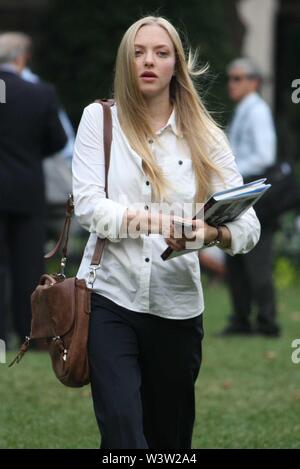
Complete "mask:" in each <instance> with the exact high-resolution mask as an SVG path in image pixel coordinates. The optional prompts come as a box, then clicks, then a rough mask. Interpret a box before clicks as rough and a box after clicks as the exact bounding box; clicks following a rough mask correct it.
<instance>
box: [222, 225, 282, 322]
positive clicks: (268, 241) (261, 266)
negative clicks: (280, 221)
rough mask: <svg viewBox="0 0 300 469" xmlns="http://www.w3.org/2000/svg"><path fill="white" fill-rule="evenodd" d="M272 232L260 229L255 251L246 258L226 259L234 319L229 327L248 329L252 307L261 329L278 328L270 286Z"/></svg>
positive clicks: (271, 277)
mask: <svg viewBox="0 0 300 469" xmlns="http://www.w3.org/2000/svg"><path fill="white" fill-rule="evenodd" d="M273 236H274V230H273V229H271V228H267V227H266V228H263V229H262V231H261V237H260V240H259V242H258V243H257V245H256V246H255V248H254V249H253V250H252V251H250V252H249V253H247V254H238V255H236V256H234V257H231V256H227V275H228V283H229V290H230V294H231V300H232V306H233V315H232V317H231V323H232V324H234V325H236V326H238V327H248V326H249V325H250V319H251V313H252V311H253V307H256V308H257V318H256V320H257V323H258V326H261V327H262V328H266V329H268V328H269V329H270V330H272V329H273V328H277V327H278V326H277V324H276V301H275V289H274V285H273V273H272V267H273V257H272V242H273Z"/></svg>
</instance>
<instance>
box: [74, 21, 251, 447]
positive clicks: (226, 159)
mask: <svg viewBox="0 0 300 469" xmlns="http://www.w3.org/2000/svg"><path fill="white" fill-rule="evenodd" d="M199 73H201V72H197V71H195V70H194V60H193V59H192V57H191V54H189V56H188V57H187V58H186V55H185V52H184V49H183V46H182V43H181V40H180V37H179V35H178V33H177V31H176V29H175V28H174V27H173V26H172V25H171V24H170V22H168V21H167V20H166V19H163V18H160V17H146V18H142V19H140V20H139V21H137V22H136V23H134V24H133V25H132V26H131V27H130V28H129V29H128V30H127V31H126V33H125V35H124V37H123V39H122V41H121V44H120V47H119V50H118V55H117V60H116V71H115V82H114V97H115V105H114V106H113V107H112V117H113V141H112V147H111V162H110V169H109V177H108V198H106V197H105V189H104V188H105V172H104V149H103V135H102V125H103V114H102V113H103V111H102V107H101V106H100V105H99V104H97V103H93V104H90V105H89V106H87V107H86V108H85V110H84V112H83V116H82V119H81V122H80V125H79V129H78V133H77V137H76V144H75V151H74V158H73V175H74V185H73V190H74V196H75V207H76V209H75V210H76V212H75V213H76V215H77V217H78V219H79V222H80V223H81V224H82V226H83V227H84V228H86V229H87V230H88V231H89V232H90V233H91V234H90V237H89V240H88V243H87V246H86V249H85V252H84V255H83V259H82V263H81V266H80V269H79V272H78V274H77V276H78V277H79V278H85V279H86V281H87V282H88V278H89V265H90V262H91V255H92V254H93V251H94V247H95V243H96V239H97V236H99V237H106V238H107V242H106V245H105V249H104V252H103V256H102V261H101V268H100V269H98V270H97V274H96V279H95V282H94V284H93V293H92V312H91V321H90V335H89V359H90V368H91V386H92V396H93V403H94V410H95V415H96V419H97V423H98V426H99V430H100V433H101V437H102V438H101V448H106V449H112V448H151V449H153V448H168V449H174V448H191V442H192V432H193V426H194V418H195V397H194V384H195V381H196V378H197V376H198V373H199V369H200V364H201V342H202V338H203V326H202V312H203V309H204V304H203V294H202V287H201V280H200V269H199V262H198V256H197V251H192V252H190V253H188V254H185V255H183V256H178V257H176V258H173V259H170V260H167V261H163V260H162V258H161V253H162V252H163V251H164V250H165V248H166V247H167V245H169V246H171V247H172V248H173V249H174V250H176V251H178V250H180V249H182V248H183V247H184V246H186V242H187V240H188V239H189V236H187V235H186V234H184V233H182V234H180V237H178V232H176V231H175V230H174V227H173V223H172V219H173V216H174V207H179V206H182V204H185V206H188V207H189V208H190V210H187V211H185V212H183V216H182V218H184V219H187V220H191V217H192V215H193V214H194V212H193V209H194V208H195V204H196V203H201V202H204V201H205V199H207V197H208V196H209V195H210V194H211V193H213V192H215V191H216V190H221V189H222V188H227V187H231V186H236V185H239V184H241V183H242V178H241V176H240V174H239V172H238V170H237V167H236V165H235V161H234V157H233V155H232V153H231V150H230V148H229V146H228V144H227V141H226V138H225V137H224V135H223V132H222V131H221V130H220V129H219V128H218V126H217V125H216V124H215V122H214V120H213V119H212V118H211V117H210V115H209V113H208V112H207V110H206V109H205V107H204V105H203V103H202V102H201V99H200V98H199V96H198V93H197V91H196V89H195V86H194V84H193V78H196V77H197V74H199ZM160 203H161V204H163V206H164V207H166V206H167V207H171V210H170V212H169V213H167V210H162V209H161V205H157V204H160ZM133 227H135V228H136V229H135V230H134V229H133ZM259 234H260V225H259V222H258V220H257V218H256V215H255V212H254V211H253V209H250V210H249V211H248V212H247V213H246V214H244V215H243V216H242V217H241V218H240V219H239V220H238V221H235V222H231V223H228V224H227V225H226V226H225V225H224V226H222V227H219V228H218V229H216V228H215V227H212V226H209V225H207V224H205V223H203V222H202V221H201V220H196V221H195V222H194V225H193V233H192V235H193V238H191V239H196V240H197V239H198V240H199V239H201V240H202V241H203V242H204V243H205V244H208V243H211V244H213V242H214V241H215V240H216V239H217V238H218V240H219V241H220V244H219V247H221V248H222V249H224V250H225V251H226V252H228V253H229V254H231V255H234V254H236V253H243V252H248V251H249V250H250V249H252V248H253V247H254V246H255V244H256V243H257V241H258V238H259Z"/></svg>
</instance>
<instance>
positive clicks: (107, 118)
mask: <svg viewBox="0 0 300 469" xmlns="http://www.w3.org/2000/svg"><path fill="white" fill-rule="evenodd" d="M95 102H97V103H99V104H101V105H102V107H103V140H104V159H105V193H106V197H108V192H107V182H108V170H109V163H110V149H111V142H112V116H111V109H110V108H111V106H113V104H114V101H113V100H109V99H98V100H96V101H95ZM73 212H74V203H73V196H72V194H70V195H69V197H68V201H67V205H66V218H65V222H64V226H63V229H62V232H61V235H60V237H59V240H58V241H57V243H56V245H55V246H54V248H53V249H52V250H51V251H50V252H49V253H48V254H46V255H45V256H44V258H45V259H51V257H53V256H54V255H55V254H56V253H57V251H58V250H59V249H60V247H61V245H62V243H63V240H64V239H65V243H64V246H63V249H62V255H63V258H62V260H61V265H62V270H63V268H64V265H65V262H66V260H67V259H66V258H67V249H68V241H69V230H70V224H71V218H72V215H73ZM104 244H105V239H101V238H97V243H96V246H95V251H94V254H93V257H92V261H91V265H99V264H100V261H101V257H102V252H103V249H104Z"/></svg>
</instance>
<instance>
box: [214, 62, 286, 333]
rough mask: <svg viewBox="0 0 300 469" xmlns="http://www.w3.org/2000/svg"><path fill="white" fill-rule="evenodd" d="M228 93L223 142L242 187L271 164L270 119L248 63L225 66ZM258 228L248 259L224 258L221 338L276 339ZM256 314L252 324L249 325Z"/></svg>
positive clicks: (265, 251)
mask: <svg viewBox="0 0 300 469" xmlns="http://www.w3.org/2000/svg"><path fill="white" fill-rule="evenodd" d="M227 74H228V93H229V96H230V98H231V99H232V100H233V101H234V102H235V103H236V104H237V106H236V108H235V112H234V115H233V118H232V121H231V123H230V125H229V127H228V138H229V141H230V144H231V147H232V150H233V153H234V155H235V158H236V163H237V166H238V168H239V171H240V173H241V174H242V176H243V178H244V181H245V182H248V181H250V180H253V179H259V178H260V177H263V175H264V173H265V171H266V169H267V168H268V167H269V166H272V165H273V164H274V162H275V159H276V134H275V129H274V123H273V119H272V114H271V110H270V108H269V106H268V105H267V103H266V102H265V101H264V100H263V99H262V98H261V96H260V95H259V94H258V91H259V88H260V85H261V82H262V76H261V73H260V71H259V70H258V69H257V67H256V66H255V65H254V64H253V63H252V62H251V61H250V60H248V59H245V58H241V59H236V60H234V61H233V62H231V63H230V64H229V67H228V69H227ZM260 221H261V224H262V231H261V238H260V241H259V242H258V244H257V246H256V247H255V248H254V249H253V250H252V251H251V252H250V253H248V254H243V255H237V256H234V257H230V256H227V260H226V267H227V272H228V283H229V290H230V295H231V300H232V305H233V312H232V315H231V317H230V322H229V324H228V326H227V327H226V328H225V329H224V331H223V332H222V335H235V334H253V333H259V334H263V335H268V336H275V337H276V336H278V335H279V326H278V324H277V322H276V304H275V290H274V285H273V279H272V240H273V235H274V226H271V225H270V224H266V223H264V221H263V220H260ZM253 306H255V307H256V308H257V316H256V324H255V325H253V324H252V323H251V320H250V316H251V313H252V308H253Z"/></svg>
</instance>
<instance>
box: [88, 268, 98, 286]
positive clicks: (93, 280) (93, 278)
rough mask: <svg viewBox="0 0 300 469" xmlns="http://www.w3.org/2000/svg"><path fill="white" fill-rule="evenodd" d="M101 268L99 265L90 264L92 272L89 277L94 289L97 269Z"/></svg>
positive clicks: (89, 282)
mask: <svg viewBox="0 0 300 469" xmlns="http://www.w3.org/2000/svg"><path fill="white" fill-rule="evenodd" d="M98 269H99V265H93V266H90V273H89V278H88V285H90V288H91V289H92V288H93V286H94V283H95V280H96V271H97V270H98Z"/></svg>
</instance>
